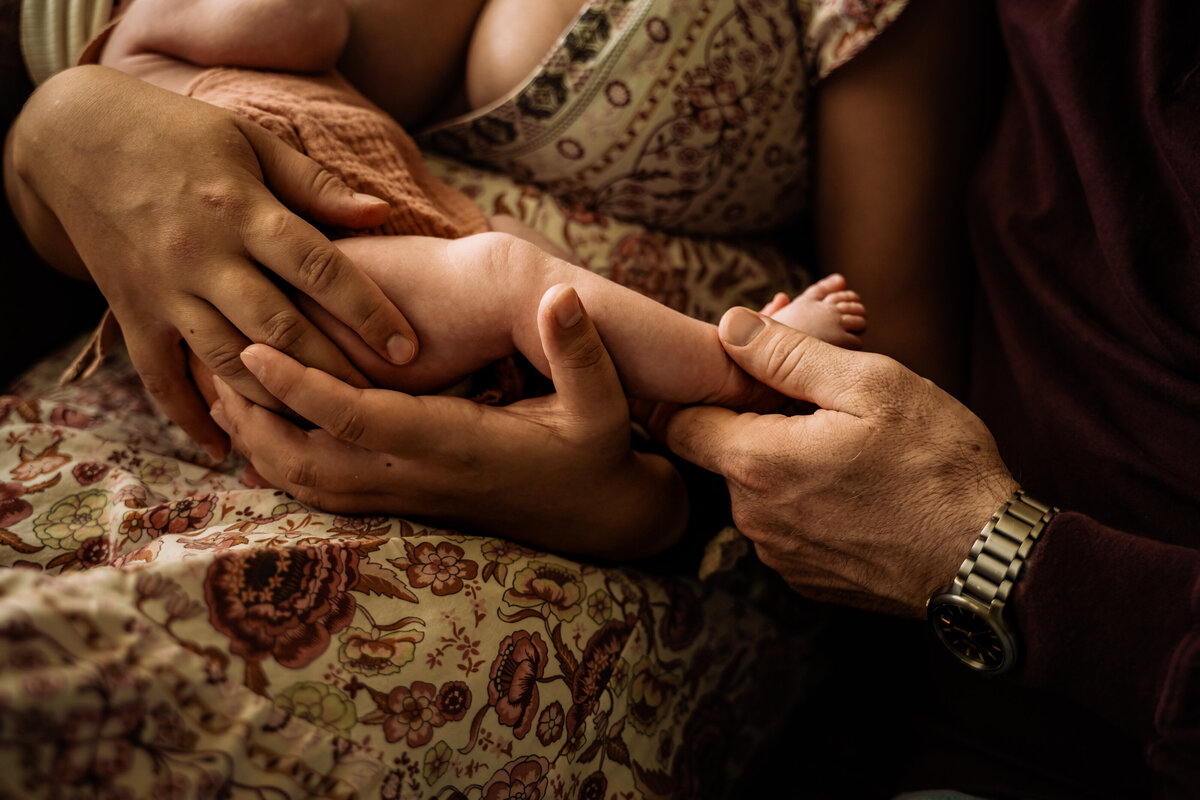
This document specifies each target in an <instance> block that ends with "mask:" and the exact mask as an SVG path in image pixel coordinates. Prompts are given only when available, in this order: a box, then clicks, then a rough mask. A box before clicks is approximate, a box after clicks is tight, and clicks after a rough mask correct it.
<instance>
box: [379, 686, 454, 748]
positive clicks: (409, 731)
mask: <svg viewBox="0 0 1200 800" xmlns="http://www.w3.org/2000/svg"><path fill="white" fill-rule="evenodd" d="M436 692H437V689H436V688H435V687H434V685H433V684H432V683H426V682H425V681H416V682H415V683H413V685H412V686H411V687H407V686H397V687H396V688H395V689H392V691H391V693H390V694H389V695H388V699H387V708H388V711H389V712H390V713H389V714H388V716H387V718H386V719H384V721H383V733H384V736H386V737H387V740H388V741H389V742H398V741H400V740H401V739H404V740H405V741H406V742H407V743H408V746H409V747H420V746H421V745H423V744H427V743H428V742H429V740H430V739H432V738H433V729H434V728H437V727H440V726H441V725H442V723H444V722H445V721H446V719H445V717H443V716H442V712H441V710H440V709H439V708H438V707H437V703H436V702H435V700H436Z"/></svg>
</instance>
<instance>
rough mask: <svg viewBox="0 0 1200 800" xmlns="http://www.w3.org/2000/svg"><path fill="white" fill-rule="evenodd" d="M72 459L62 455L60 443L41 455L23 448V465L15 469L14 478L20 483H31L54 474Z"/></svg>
mask: <svg viewBox="0 0 1200 800" xmlns="http://www.w3.org/2000/svg"><path fill="white" fill-rule="evenodd" d="M70 460H71V459H70V458H68V457H67V456H64V455H60V454H59V452H58V442H55V443H54V444H52V445H50V446H49V447H47V448H46V449H45V450H43V451H42V452H40V453H34V452H31V451H30V450H27V449H26V448H25V447H23V446H22V447H21V463H20V465H18V466H16V467H13V469H12V476H13V477H14V478H16V479H17V480H19V481H31V480H33V479H34V478H36V477H38V476H39V475H45V474H47V473H50V472H54V471H55V470H57V469H58V468H59V467H61V466H62V465H63V464H66V463H67V462H68V461H70Z"/></svg>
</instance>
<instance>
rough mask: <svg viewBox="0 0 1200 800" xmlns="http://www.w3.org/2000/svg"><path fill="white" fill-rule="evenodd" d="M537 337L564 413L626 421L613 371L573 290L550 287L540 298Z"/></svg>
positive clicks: (620, 392) (617, 380) (624, 407)
mask: <svg viewBox="0 0 1200 800" xmlns="http://www.w3.org/2000/svg"><path fill="white" fill-rule="evenodd" d="M538 333H539V334H540V335H541V341H542V349H543V350H544V351H545V353H546V360H547V361H548V362H549V363H550V379H551V380H552V381H554V389H555V391H556V392H558V398H559V402H560V403H562V405H563V407H564V408H565V409H566V410H567V411H569V412H571V413H573V414H575V415H577V416H580V417H584V418H587V419H591V420H595V419H603V418H605V417H606V416H609V415H611V414H613V413H620V414H621V415H622V416H623V417H628V414H629V406H628V404H627V402H626V400H625V392H624V390H622V388H621V380H620V378H618V377H617V369H616V367H614V366H613V362H612V358H611V357H610V356H609V354H608V350H606V349H605V348H604V342H602V341H601V340H600V333H599V332H598V331H597V330H596V326H595V325H594V324H592V320H591V318H590V317H589V316H588V315H587V312H585V311H584V310H583V305H582V303H580V302H579V295H578V293H576V291H575V290H574V289H573V288H571V287H570V286H566V285H564V284H561V283H560V284H555V285H554V286H551V287H550V288H549V289H547V290H546V293H545V294H544V295H542V302H541V305H540V306H539V307H538Z"/></svg>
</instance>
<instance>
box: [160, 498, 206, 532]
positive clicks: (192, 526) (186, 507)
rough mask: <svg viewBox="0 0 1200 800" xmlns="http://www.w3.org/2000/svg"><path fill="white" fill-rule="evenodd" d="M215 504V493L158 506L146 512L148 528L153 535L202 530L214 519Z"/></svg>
mask: <svg viewBox="0 0 1200 800" xmlns="http://www.w3.org/2000/svg"><path fill="white" fill-rule="evenodd" d="M213 505H214V497H213V495H211V494H202V495H197V496H195V497H185V498H183V499H181V500H176V501H175V502H173V503H168V504H166V505H161V506H158V507H157V508H153V509H151V510H150V511H148V512H147V513H146V515H145V518H144V519H145V526H146V530H147V531H148V532H149V533H150V535H151V536H162V535H163V534H166V533H187V532H188V531H195V530H200V529H201V528H203V527H204V526H205V525H207V524H208V521H209V520H211V519H212V517H213Z"/></svg>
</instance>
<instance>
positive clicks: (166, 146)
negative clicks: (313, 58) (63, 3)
mask: <svg viewBox="0 0 1200 800" xmlns="http://www.w3.org/2000/svg"><path fill="white" fill-rule="evenodd" d="M8 151H9V152H8V153H7V155H8V159H6V160H7V161H8V164H7V165H6V166H7V167H8V168H7V169H6V185H7V187H8V189H9V193H10V197H12V198H13V201H14V202H13V206H14V208H15V209H16V210H17V211H18V214H19V215H20V218H21V221H22V225H23V226H24V227H25V229H26V231H27V233H29V235H30V238H31V240H32V241H33V242H34V244H35V246H37V247H38V249H39V251H40V252H42V253H43V255H44V256H46V257H47V259H48V260H50V261H51V262H52V263H55V265H56V266H58V267H59V268H60V269H63V270H64V271H67V272H73V273H75V274H76V275H78V276H79V277H87V276H88V275H90V276H91V278H92V279H94V280H95V282H96V284H97V285H98V286H99V288H100V290H101V292H103V294H104V296H105V298H106V299H107V300H108V302H109V303H110V305H111V306H112V309H113V312H114V313H115V315H116V317H117V320H118V322H119V323H120V325H121V329H122V331H123V332H124V334H125V340H126V343H127V344H128V347H129V353H130V356H131V358H132V360H133V363H134V366H135V367H137V370H138V372H139V374H140V375H141V376H142V380H143V382H144V383H145V385H146V388H147V389H148V390H149V392H150V393H151V394H152V395H153V396H154V398H155V400H156V401H157V402H158V404H159V405H160V406H161V407H162V409H163V411H164V412H165V413H166V414H167V416H169V417H171V419H173V420H174V421H176V422H178V423H179V424H180V425H181V426H182V427H183V428H184V429H185V430H186V431H187V432H188V433H189V434H190V435H191V436H192V437H193V438H194V439H196V441H197V442H199V443H201V444H203V445H205V446H206V447H207V448H208V449H210V451H214V452H215V453H217V454H219V453H221V452H223V451H224V449H225V447H226V443H225V437H224V435H223V434H222V433H221V431H220V429H219V428H217V426H216V425H214V424H213V422H212V420H211V419H210V418H209V416H208V408H207V406H206V405H205V404H204V403H203V402H202V401H201V398H200V396H199V395H198V394H197V392H196V390H195V388H194V386H193V385H192V382H191V380H190V379H189V375H188V371H187V362H186V357H185V347H184V345H185V344H186V349H190V350H191V351H192V352H193V353H194V354H195V355H196V356H197V357H198V358H199V359H200V361H201V362H203V363H204V364H205V365H206V366H207V367H208V368H209V369H211V370H212V371H213V372H214V373H215V374H217V375H219V376H221V377H222V378H223V379H224V380H226V381H227V382H229V383H230V384H231V385H233V386H235V387H237V388H238V390H239V391H241V392H243V393H244V394H246V395H247V396H249V397H252V398H254V399H256V400H258V401H260V402H263V403H273V402H274V401H273V399H272V398H271V397H270V395H268V394H267V393H266V392H264V391H263V390H262V388H261V387H259V386H258V384H257V383H256V382H255V381H254V379H253V378H252V377H251V376H250V374H249V373H248V372H247V371H246V370H245V369H244V367H243V366H242V363H241V360H240V359H239V358H238V355H239V353H240V352H241V351H242V349H243V348H245V346H246V345H247V344H249V343H251V342H263V343H267V344H271V345H273V346H275V347H278V348H279V349H281V350H284V351H286V352H288V353H290V354H292V355H293V356H295V357H296V358H298V359H300V360H301V361H303V362H304V363H306V364H312V365H314V366H318V367H321V368H322V369H325V370H327V371H329V372H332V373H333V374H335V375H338V376H340V377H342V378H345V379H348V380H353V381H355V382H357V383H360V384H361V385H366V382H365V380H364V379H363V378H362V377H361V375H359V374H358V372H357V371H356V370H355V369H354V367H353V366H352V365H351V364H350V362H349V361H348V360H347V359H346V357H345V356H344V355H343V354H342V352H341V350H340V349H339V348H338V347H336V346H335V345H334V344H333V343H332V342H330V341H329V340H328V339H327V338H326V337H325V336H324V335H323V334H322V333H321V332H320V331H319V330H318V329H317V328H316V327H315V326H314V325H313V324H312V323H311V322H310V321H309V320H308V319H307V318H306V317H305V316H304V315H303V314H302V313H301V312H300V311H299V310H297V308H296V307H295V305H294V304H293V303H292V302H291V301H290V300H289V299H288V297H287V295H286V293H285V292H284V291H283V290H282V289H281V288H280V287H279V286H278V285H277V283H276V282H275V281H274V280H273V278H278V279H281V280H282V281H283V282H286V283H288V284H291V285H292V286H294V287H295V288H296V289H298V290H300V291H301V292H303V293H304V294H306V295H308V296H310V297H312V298H313V300H315V301H316V302H317V303H318V304H319V305H321V306H322V307H324V308H325V309H327V310H328V311H329V312H330V313H332V314H333V315H334V316H335V317H337V318H338V319H340V320H341V321H342V322H344V323H345V324H347V325H349V326H350V327H352V328H354V330H355V331H357V332H358V334H359V335H360V336H361V337H362V339H363V340H364V341H366V342H367V344H368V345H370V347H371V348H372V349H374V350H375V351H376V352H378V353H379V354H380V355H381V356H383V357H384V358H387V359H388V360H389V361H390V362H392V363H404V362H407V361H409V360H411V359H412V358H413V357H414V356H415V355H416V345H415V334H414V333H413V331H412V328H411V327H410V326H409V324H408V322H407V321H406V320H405V319H404V317H403V315H402V314H401V313H400V312H399V311H398V310H397V309H396V308H395V307H394V306H393V305H392V303H391V302H390V301H389V300H388V299H387V298H386V297H385V296H384V294H383V293H382V292H381V291H380V290H379V288H378V287H377V286H376V285H375V284H374V283H373V282H372V281H371V280H370V279H368V278H367V277H366V276H365V275H363V274H362V273H361V272H360V271H359V270H358V269H357V268H356V267H355V266H354V264H353V263H351V262H350V260H349V259H348V258H346V257H345V256H344V255H343V254H342V253H341V252H340V251H339V250H338V249H337V248H335V247H334V246H333V245H331V244H330V243H329V241H328V240H327V239H326V238H325V237H324V236H323V235H322V234H321V233H320V232H319V231H318V230H317V229H316V228H314V227H313V226H312V224H310V223H309V222H306V221H305V219H308V220H312V221H313V222H316V223H324V224H332V225H339V226H343V227H349V228H368V227H372V226H374V225H378V224H380V223H381V222H382V221H383V220H384V219H385V218H386V216H387V213H388V207H387V204H386V203H384V202H383V201H382V200H379V199H377V198H372V197H368V196H366V195H360V194H355V193H354V192H352V191H351V190H350V189H349V188H348V187H347V186H346V185H345V184H343V183H342V182H341V181H339V180H338V179H336V178H335V177H333V176H332V175H331V174H329V173H328V172H326V171H324V170H323V169H321V168H320V167H319V166H318V165H317V164H316V163H315V162H313V161H312V160H310V159H309V158H307V157H306V156H303V155H301V154H300V153H298V152H296V151H294V150H292V149H291V148H289V147H287V146H286V145H284V144H283V143H282V142H281V141H280V140H279V139H278V138H277V137H275V136H272V135H270V134H269V133H267V132H266V131H265V130H263V129H262V128H261V127H259V126H258V125H255V124H253V123H251V122H248V121H246V120H243V119H241V118H240V117H237V116H236V115H234V114H232V113H230V112H228V111H225V110H222V109H219V108H216V107H215V106H211V105H208V104H207V103H202V102H199V101H196V100H192V99H190V98H186V97H182V96H180V95H177V94H174V93H172V92H168V91H165V90H163V89H159V88H157V87H154V86H151V85H149V84H147V83H144V82H142V81H139V80H137V79H135V78H131V77H129V76H127V75H124V74H122V73H120V72H117V71H115V70H111V69H107V68H105V67H78V68H76V69H73V70H67V71H66V72H64V73H60V74H59V75H57V76H55V77H54V78H52V79H51V80H50V81H48V82H47V83H46V84H45V85H44V86H42V87H41V88H40V89H39V90H38V92H36V93H35V94H34V96H33V97H32V98H31V100H30V101H29V103H28V104H27V106H26V108H25V110H24V111H23V112H22V115H21V118H20V119H19V120H18V122H17V123H16V124H15V125H14V126H13V130H12V133H11V134H10V137H9V148H8ZM297 215H299V216H297ZM301 217H303V218H304V219H302V218H301Z"/></svg>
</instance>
